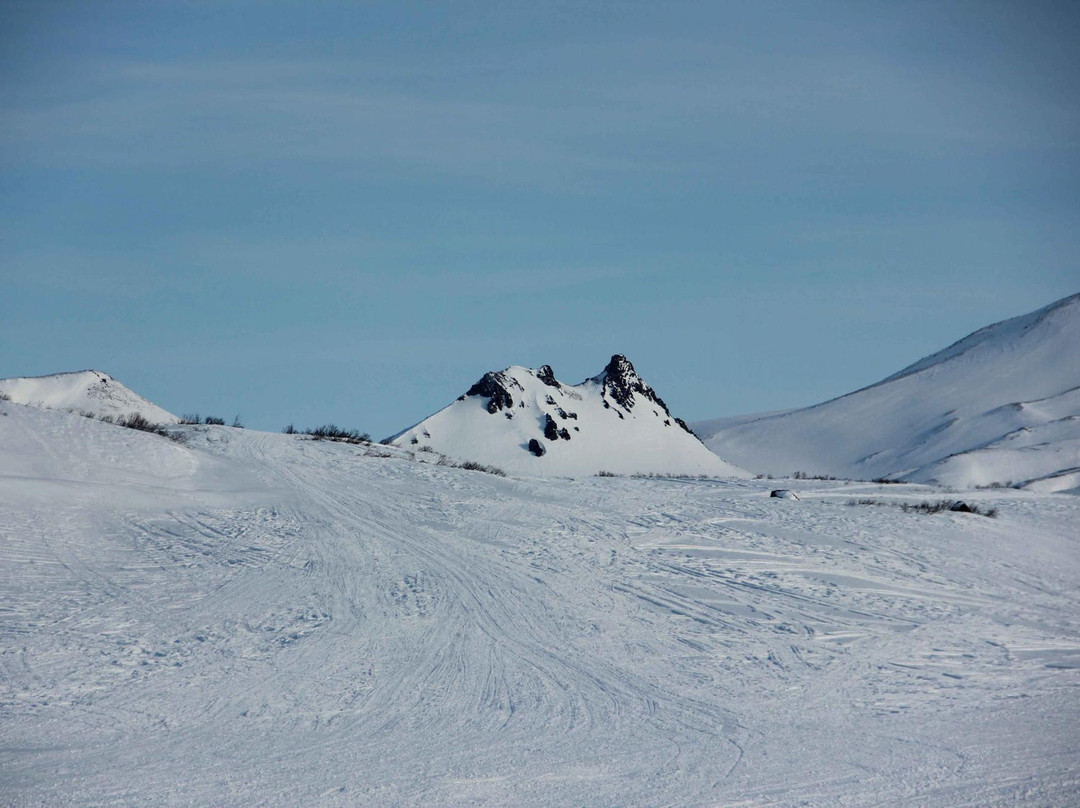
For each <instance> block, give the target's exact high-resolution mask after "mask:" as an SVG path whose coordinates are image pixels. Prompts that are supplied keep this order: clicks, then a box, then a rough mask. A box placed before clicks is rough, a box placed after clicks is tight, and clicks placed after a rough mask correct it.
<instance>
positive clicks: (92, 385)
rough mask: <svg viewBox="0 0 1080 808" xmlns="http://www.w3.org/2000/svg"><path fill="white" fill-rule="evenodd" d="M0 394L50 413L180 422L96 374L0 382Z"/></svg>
mask: <svg viewBox="0 0 1080 808" xmlns="http://www.w3.org/2000/svg"><path fill="white" fill-rule="evenodd" d="M0 394H3V395H5V396H8V397H9V398H10V399H11V401H13V402H14V403H16V404H27V405H30V406H36V407H45V408H47V409H50V410H70V411H72V412H80V413H91V414H93V415H95V416H102V415H109V416H112V417H114V418H115V417H117V416H121V415H130V414H132V413H138V414H139V415H141V416H143V417H144V418H146V419H147V420H149V421H151V422H153V423H155V424H175V423H177V421H179V420H180V419H179V418H177V417H176V416H175V415H173V414H172V413H171V412H168V411H167V410H163V409H162V408H161V407H159V406H157V405H156V404H154V403H153V402H151V401H147V400H146V399H145V398H143V397H142V396H140V395H139V394H137V393H135V392H133V391H131V390H129V389H128V388H127V387H125V386H124V385H122V384H121V383H120V382H118V381H117V380H116V379H114V378H113V377H112V376H110V375H109V374H108V373H102V372H101V371H100V370H79V371H75V372H73V373H54V374H52V375H50V376H24V377H19V378H11V379H0Z"/></svg>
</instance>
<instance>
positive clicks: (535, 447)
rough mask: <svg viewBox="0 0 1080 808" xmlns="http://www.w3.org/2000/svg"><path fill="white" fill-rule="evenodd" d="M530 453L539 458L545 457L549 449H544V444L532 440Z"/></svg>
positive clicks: (530, 441) (534, 439)
mask: <svg viewBox="0 0 1080 808" xmlns="http://www.w3.org/2000/svg"><path fill="white" fill-rule="evenodd" d="M529 451H530V452H532V453H533V454H534V455H536V456H537V457H543V456H544V455H545V454H547V449H545V448H544V444H542V443H541V442H540V441H538V440H537V439H536V438H531V439H530V440H529Z"/></svg>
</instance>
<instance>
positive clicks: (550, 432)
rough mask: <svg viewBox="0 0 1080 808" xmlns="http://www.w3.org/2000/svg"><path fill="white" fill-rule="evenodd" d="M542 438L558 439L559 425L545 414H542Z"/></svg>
mask: <svg viewBox="0 0 1080 808" xmlns="http://www.w3.org/2000/svg"><path fill="white" fill-rule="evenodd" d="M544 437H545V438H547V439H548V440H558V439H559V425H558V424H557V423H555V419H554V418H552V417H551V416H550V415H548V414H547V413H544Z"/></svg>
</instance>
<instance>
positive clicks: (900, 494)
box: [0, 402, 1080, 806]
mask: <svg viewBox="0 0 1080 808" xmlns="http://www.w3.org/2000/svg"><path fill="white" fill-rule="evenodd" d="M178 429H181V430H184V431H186V432H187V433H188V445H187V446H182V445H179V444H177V443H174V442H172V441H169V440H168V439H166V438H163V437H160V436H157V435H152V434H145V433H141V432H135V431H132V430H125V429H122V428H119V427H115V426H112V425H109V424H103V423H100V422H97V421H94V420H91V419H87V418H81V417H78V416H77V415H71V414H67V413H62V412H54V411H48V410H40V409H34V408H29V407H24V406H19V405H16V404H12V403H3V402H0V803H3V804H11V805H20V806H21V805H49V806H55V805H69V804H77V805H100V804H110V805H164V804H168V805H177V804H181V805H215V806H219V805H255V804H258V805H491V806H496V805H498V806H503V805H545V806H547V805H597V806H601V805H641V806H646V805H726V806H732V805H802V806H806V805H809V806H816V805H867V806H869V805H927V806H941V805H950V806H960V805H971V806H994V805H1039V806H1066V805H1075V804H1077V802H1078V801H1080V552H1078V550H1080V527H1078V526H1080V498H1077V497H1074V496H1067V495H1061V494H1041V493H1037V492H1028V491H1013V490H993V491H989V490H988V491H980V492H976V493H973V494H971V493H966V492H965V493H964V494H963V497H964V498H965V500H967V501H970V502H976V503H978V504H980V505H982V506H984V507H997V508H999V509H1000V515H999V517H998V518H997V519H989V518H986V517H983V516H978V515H973V514H961V513H941V514H934V515H924V514H917V513H905V512H903V511H902V510H900V509H899V508H894V507H888V506H885V505H857V506H850V505H848V504H846V503H848V501H849V500H853V499H858V498H863V497H873V498H877V499H880V500H894V501H911V502H918V501H923V500H926V499H937V498H940V497H941V496H943V493H942V491H941V490H940V489H932V488H926V487H920V486H899V485H893V486H876V485H873V484H845V483H842V482H817V481H797V482H796V481H786V482H783V483H781V482H779V481H767V480H739V481H717V480H699V479H633V478H597V477H585V478H580V479H574V480H569V479H539V478H500V477H497V476H492V475H488V474H483V473H479V472H472V471H464V470H460V469H454V468H445V467H440V466H437V465H434V464H433V463H430V462H423V461H425V460H431V459H432V458H431V457H429V456H427V455H425V454H424V453H417V454H415V455H414V456H413V459H409V458H408V454H409V453H407V452H406V451H404V450H399V449H390V448H386V447H380V446H374V447H365V446H356V445H348V444H341V443H331V442H318V441H313V440H310V439H308V438H306V437H304V436H292V435H278V434H268V433H258V432H250V431H244V430H239V429H232V428H226V427H201V426H200V427H190V426H189V427H179V428H178ZM373 453H374V454H386V455H391V456H390V457H377V456H370V455H371V454H373ZM780 485H783V486H785V487H790V488H794V489H795V490H796V492H797V493H798V495H799V496H800V497H801V499H800V500H779V499H770V498H769V497H768V493H769V489H770V488H772V487H779V486H780Z"/></svg>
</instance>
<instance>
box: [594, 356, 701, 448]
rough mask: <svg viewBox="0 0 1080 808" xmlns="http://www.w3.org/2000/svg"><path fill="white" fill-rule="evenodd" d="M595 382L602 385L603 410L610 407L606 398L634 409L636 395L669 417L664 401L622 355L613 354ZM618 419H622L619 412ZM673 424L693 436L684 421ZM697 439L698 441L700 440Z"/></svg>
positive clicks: (626, 407)
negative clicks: (654, 405)
mask: <svg viewBox="0 0 1080 808" xmlns="http://www.w3.org/2000/svg"><path fill="white" fill-rule="evenodd" d="M595 381H598V382H600V383H601V384H602V385H603V387H602V389H601V391H600V395H601V397H602V398H603V401H604V407H605V408H607V407H609V406H610V405H609V404H608V397H609V396H610V397H611V399H612V400H613V401H614V402H615V403H616V404H618V405H619V406H620V407H622V408H623V409H624V410H626V411H627V412H629V411H630V410H631V409H633V407H634V396H635V394H636V395H639V396H641V397H642V398H643V399H645V400H646V401H651V402H652V403H653V404H656V405H657V406H658V407H660V409H662V410H663V411H664V415H666V416H668V417H669V418H670V417H671V411H670V410H669V409H668V407H667V404H665V403H664V399H662V398H660V396H658V395H656V391H655V390H653V389H652V388H651V387H649V385H647V384H645V382H644V381H643V380H642V378H641V377H640V376H638V375H637V371H636V370H634V366H633V365H632V364H630V360H629V359H627V358H626V357H625V356H623V355H622V354H615V355H614V356H613V357H611V361H610V362H608V364H607V367H606V368H604V372H603V373H601V374H600V375H599V376H596V377H595ZM619 417H620V418H622V417H623V414H622V413H621V412H620V413H619ZM675 423H677V424H678V425H679V426H680V427H682V428H683V429H685V430H686V431H687V432H689V433H690V434H691V435H694V431H693V430H692V429H691V428H690V427H688V426H687V425H686V422H685V421H683V420H681V419H679V418H676V419H675ZM694 437H695V438H697V435H694ZM698 439H699V440H700V438H698Z"/></svg>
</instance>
